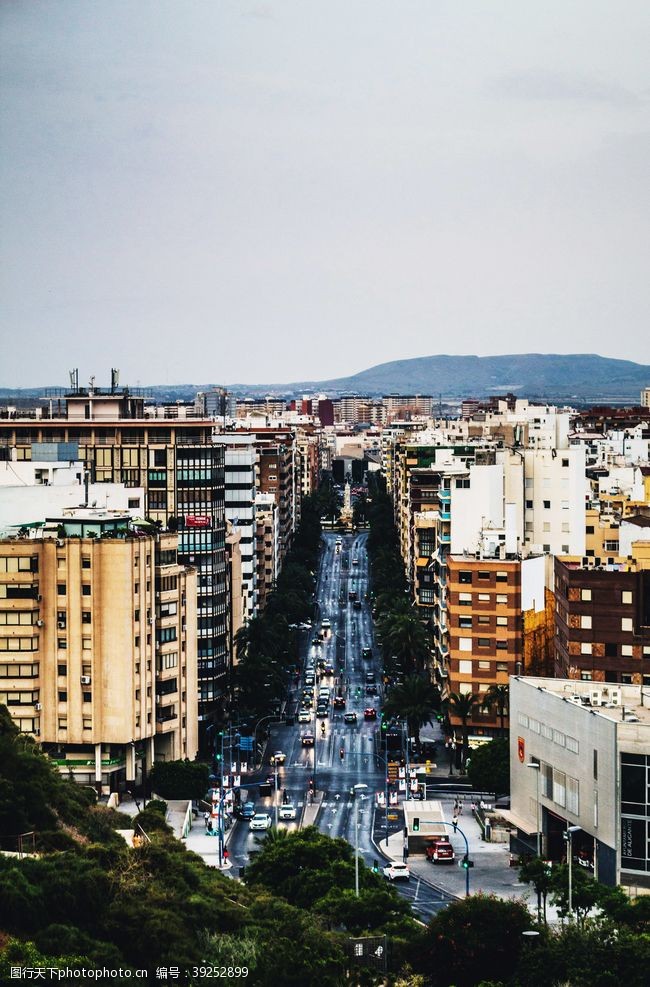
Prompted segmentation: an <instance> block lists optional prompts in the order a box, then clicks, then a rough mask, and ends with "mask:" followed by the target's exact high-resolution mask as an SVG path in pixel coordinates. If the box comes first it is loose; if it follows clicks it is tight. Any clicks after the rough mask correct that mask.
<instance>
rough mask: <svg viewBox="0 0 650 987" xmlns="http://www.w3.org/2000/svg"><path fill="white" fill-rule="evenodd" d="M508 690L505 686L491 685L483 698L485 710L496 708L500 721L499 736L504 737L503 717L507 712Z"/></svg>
mask: <svg viewBox="0 0 650 987" xmlns="http://www.w3.org/2000/svg"><path fill="white" fill-rule="evenodd" d="M509 696H510V689H509V688H508V686H507V685H496V684H492V685H491V686H490V688H489V689H488V690H487V692H486V693H485V695H484V696H483V706H484V708H485V709H494V708H496V711H497V716H498V717H499V719H500V721H501V735H502V736H504V737H505V734H506V728H505V717H506V713H507V712H508V702H509Z"/></svg>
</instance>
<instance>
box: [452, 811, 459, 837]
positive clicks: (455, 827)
mask: <svg viewBox="0 0 650 987" xmlns="http://www.w3.org/2000/svg"><path fill="white" fill-rule="evenodd" d="M451 825H452V826H453V827H454V833H455V832H456V830H457V829H458V816H457V815H454V818H453V819H452V820H451Z"/></svg>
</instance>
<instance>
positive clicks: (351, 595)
mask: <svg viewBox="0 0 650 987" xmlns="http://www.w3.org/2000/svg"><path fill="white" fill-rule="evenodd" d="M356 598H357V593H356V590H354V589H351V590H350V592H349V593H348V600H349V601H350V602H351V603H352V602H353V601H354V600H356Z"/></svg>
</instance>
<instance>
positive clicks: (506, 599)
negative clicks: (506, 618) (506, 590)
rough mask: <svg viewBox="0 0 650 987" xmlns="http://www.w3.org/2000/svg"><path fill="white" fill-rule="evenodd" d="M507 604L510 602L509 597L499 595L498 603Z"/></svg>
mask: <svg viewBox="0 0 650 987" xmlns="http://www.w3.org/2000/svg"><path fill="white" fill-rule="evenodd" d="M507 602H508V597H507V596H506V595H505V594H503V593H499V594H497V603H507Z"/></svg>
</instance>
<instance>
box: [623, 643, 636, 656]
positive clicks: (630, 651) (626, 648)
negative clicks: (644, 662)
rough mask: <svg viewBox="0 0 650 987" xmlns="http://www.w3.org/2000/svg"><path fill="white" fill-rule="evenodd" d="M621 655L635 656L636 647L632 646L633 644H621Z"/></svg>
mask: <svg viewBox="0 0 650 987" xmlns="http://www.w3.org/2000/svg"><path fill="white" fill-rule="evenodd" d="M621 656H622V657H623V658H633V657H634V648H633V647H632V645H631V644H622V645H621Z"/></svg>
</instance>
